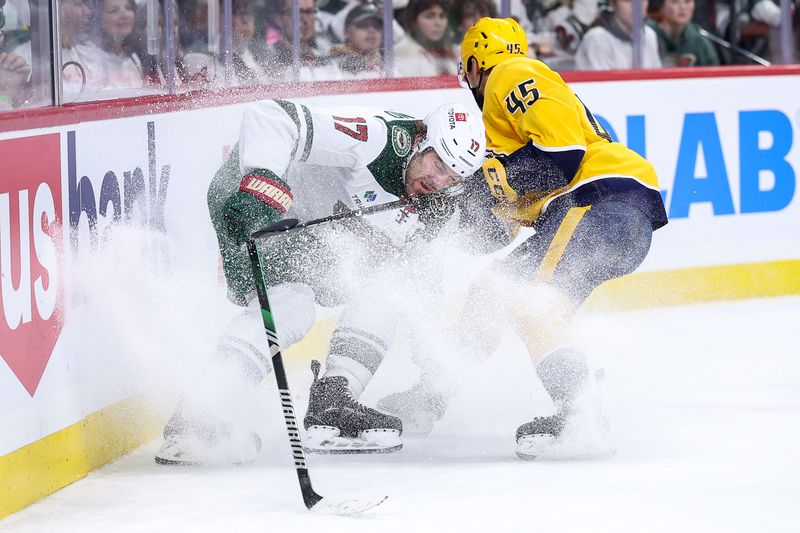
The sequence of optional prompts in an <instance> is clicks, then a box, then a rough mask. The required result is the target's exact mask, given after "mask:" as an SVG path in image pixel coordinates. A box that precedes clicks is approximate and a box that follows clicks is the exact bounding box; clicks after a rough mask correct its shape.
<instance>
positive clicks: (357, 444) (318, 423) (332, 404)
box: [303, 364, 403, 453]
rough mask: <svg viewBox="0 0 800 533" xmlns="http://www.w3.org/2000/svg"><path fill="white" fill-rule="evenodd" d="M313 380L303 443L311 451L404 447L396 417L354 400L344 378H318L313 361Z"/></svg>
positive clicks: (391, 449)
mask: <svg viewBox="0 0 800 533" xmlns="http://www.w3.org/2000/svg"><path fill="white" fill-rule="evenodd" d="M312 370H314V383H313V384H312V385H311V394H310V398H309V403H308V412H307V413H306V417H305V419H304V420H303V424H304V426H305V428H306V435H305V439H304V440H303V444H304V447H305V449H306V450H307V451H308V452H310V453H388V452H394V451H397V450H399V449H400V448H402V447H403V443H402V441H401V440H400V434H401V433H402V431H403V423H402V422H401V421H400V419H399V418H397V417H394V416H391V415H387V414H384V413H381V412H380V411H377V410H375V409H372V408H370V407H367V406H365V405H362V404H361V403H359V402H358V401H356V400H355V399H354V398H353V396H352V394H351V393H350V389H348V387H347V378H345V377H343V376H329V377H324V378H322V379H319V378H318V372H319V367H318V366H315V365H313V364H312Z"/></svg>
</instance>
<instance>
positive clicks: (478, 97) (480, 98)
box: [469, 69, 486, 110]
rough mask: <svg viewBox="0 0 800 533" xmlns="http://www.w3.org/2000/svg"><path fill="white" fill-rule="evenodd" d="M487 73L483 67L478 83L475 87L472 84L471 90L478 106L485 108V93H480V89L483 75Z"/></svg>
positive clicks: (481, 108)
mask: <svg viewBox="0 0 800 533" xmlns="http://www.w3.org/2000/svg"><path fill="white" fill-rule="evenodd" d="M485 74H486V71H485V70H483V69H481V70H480V78H478V85H477V86H476V87H473V86H472V85H470V87H469V92H471V93H472V97H473V98H475V103H476V104H478V108H479V109H480V110H483V95H482V94H478V89H480V88H481V84H483V76H484V75H485Z"/></svg>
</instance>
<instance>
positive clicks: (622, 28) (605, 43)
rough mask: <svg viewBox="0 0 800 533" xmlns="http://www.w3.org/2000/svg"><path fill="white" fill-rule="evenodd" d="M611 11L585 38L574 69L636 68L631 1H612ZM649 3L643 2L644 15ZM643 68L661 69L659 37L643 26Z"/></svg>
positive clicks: (602, 15)
mask: <svg viewBox="0 0 800 533" xmlns="http://www.w3.org/2000/svg"><path fill="white" fill-rule="evenodd" d="M609 7H610V9H609V10H605V11H601V12H600V16H599V17H598V18H597V21H596V22H595V23H594V25H593V26H592V28H591V29H590V30H589V31H588V32H586V35H584V36H583V40H582V41H581V44H580V46H578V51H577V52H576V54H575V67H576V68H578V69H581V70H613V69H629V68H633V39H632V35H633V4H632V2H631V0H609ZM646 12H647V0H643V1H642V15H644V13H646ZM641 42H642V56H641V57H642V65H641V66H642V68H660V67H661V58H660V57H659V55H658V38H657V37H656V32H655V31H653V28H651V27H649V26H648V25H647V24H643V27H642V39H641Z"/></svg>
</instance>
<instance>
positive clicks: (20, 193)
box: [0, 133, 64, 396]
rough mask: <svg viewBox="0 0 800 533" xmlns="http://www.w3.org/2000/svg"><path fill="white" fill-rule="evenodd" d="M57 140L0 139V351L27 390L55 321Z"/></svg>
mask: <svg viewBox="0 0 800 533" xmlns="http://www.w3.org/2000/svg"><path fill="white" fill-rule="evenodd" d="M60 147H61V141H60V136H59V134H57V133H53V134H48V135H39V136H36V137H23V138H19V139H10V140H5V141H0V160H2V161H3V179H2V180H0V300H2V305H1V306H0V357H2V358H3V360H4V361H5V362H6V364H7V365H8V366H9V368H10V369H11V371H12V372H13V373H14V375H15V376H16V377H17V379H19V381H20V383H21V384H22V386H23V387H25V390H26V391H28V394H30V395H31V396H33V394H34V393H35V392H36V388H37V387H38V386H39V383H40V381H41V379H42V375H43V374H44V370H45V367H46V366H47V362H48V361H49V360H50V356H51V354H52V352H53V348H54V346H55V344H56V341H57V340H58V337H59V335H60V333H61V328H62V326H63V320H62V317H63V309H64V298H63V292H64V291H63V268H62V266H63V263H62V261H61V258H62V257H63V255H62V253H61V242H62V240H61V225H62V220H63V218H62V207H61V150H60Z"/></svg>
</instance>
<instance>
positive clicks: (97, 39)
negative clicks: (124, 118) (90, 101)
mask: <svg viewBox="0 0 800 533" xmlns="http://www.w3.org/2000/svg"><path fill="white" fill-rule="evenodd" d="M135 19H136V5H135V4H134V2H133V0H97V3H96V4H95V7H94V8H93V9H92V21H91V27H92V29H93V30H94V35H93V36H92V39H91V40H90V41H89V42H88V43H87V44H86V47H85V49H82V55H83V59H84V63H83V67H84V71H85V73H86V88H87V89H89V90H92V91H102V90H108V89H122V88H140V87H142V86H143V85H144V81H143V78H142V63H141V61H140V60H139V57H138V56H137V55H136V53H135V52H134V38H135V36H134V35H133V28H134V23H135ZM78 46H82V45H78Z"/></svg>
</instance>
